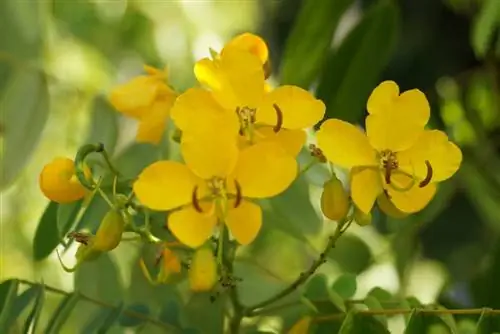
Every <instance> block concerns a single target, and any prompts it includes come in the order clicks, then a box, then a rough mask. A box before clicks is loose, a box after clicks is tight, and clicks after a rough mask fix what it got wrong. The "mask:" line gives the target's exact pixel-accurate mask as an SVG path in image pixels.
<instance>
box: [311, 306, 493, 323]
mask: <svg viewBox="0 0 500 334" xmlns="http://www.w3.org/2000/svg"><path fill="white" fill-rule="evenodd" d="M415 310H416V311H417V312H418V313H419V314H422V315H443V314H453V315H474V314H495V315H499V314H500V310H494V309H490V308H472V309H451V310H448V309H435V310H429V309H420V308H414V309H386V310H362V311H358V312H357V314H359V315H363V316H374V315H401V314H410V313H412V312H413V311H415ZM345 316H346V314H345V313H336V314H328V315H322V316H318V317H315V318H314V320H313V321H314V322H326V321H332V320H340V319H343V318H344V317H345Z"/></svg>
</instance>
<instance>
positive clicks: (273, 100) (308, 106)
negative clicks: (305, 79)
mask: <svg viewBox="0 0 500 334" xmlns="http://www.w3.org/2000/svg"><path fill="white" fill-rule="evenodd" d="M275 104H276V105H277V106H278V108H279V110H281V113H282V121H283V125H282V127H284V128H286V129H304V128H308V127H311V126H313V125H315V124H316V123H318V122H319V121H320V120H322V119H323V116H324V115H325V108H326V107H325V104H324V103H323V102H322V101H321V100H318V99H316V98H314V96H313V95H312V94H311V93H309V92H308V91H306V90H304V89H302V88H300V87H296V86H281V87H278V88H276V89H274V90H272V91H271V92H270V93H268V94H266V96H265V98H264V102H263V104H262V106H261V107H259V108H258V109H257V113H256V118H257V122H259V123H264V124H269V125H273V126H274V125H276V123H277V119H278V118H277V111H276V109H275V107H274V105H275Z"/></svg>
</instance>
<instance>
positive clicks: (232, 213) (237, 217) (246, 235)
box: [226, 200, 262, 245]
mask: <svg viewBox="0 0 500 334" xmlns="http://www.w3.org/2000/svg"><path fill="white" fill-rule="evenodd" d="M226 225H227V226H228V228H229V230H230V231H231V234H232V235H233V237H234V238H235V239H236V241H238V242H239V243H240V244H242V245H248V244H249V243H251V242H252V241H253V240H254V239H255V237H256V236H257V234H258V233H259V231H260V228H261V226H262V209H261V208H260V206H258V205H257V204H255V203H252V202H249V201H245V200H243V201H242V202H241V203H240V205H239V206H238V207H237V208H231V209H230V210H229V211H228V213H227V216H226Z"/></svg>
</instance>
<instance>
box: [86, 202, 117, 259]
mask: <svg viewBox="0 0 500 334" xmlns="http://www.w3.org/2000/svg"><path fill="white" fill-rule="evenodd" d="M124 229H125V220H124V219H123V216H122V214H121V212H120V211H118V210H115V209H111V210H109V211H108V213H106V215H105V216H104V218H103V220H102V221H101V225H100V226H99V229H98V230H97V233H96V235H95V238H94V239H93V240H92V243H91V244H90V246H91V247H92V248H93V249H94V250H98V251H101V252H109V251H111V250H113V249H115V248H116V247H117V246H118V245H119V244H120V241H121V239H122V234H123V231H124Z"/></svg>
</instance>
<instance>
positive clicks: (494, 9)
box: [471, 0, 500, 58]
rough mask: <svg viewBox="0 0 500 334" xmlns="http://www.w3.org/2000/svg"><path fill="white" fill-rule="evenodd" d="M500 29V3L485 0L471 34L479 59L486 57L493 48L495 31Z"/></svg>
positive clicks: (494, 0) (493, 0)
mask: <svg viewBox="0 0 500 334" xmlns="http://www.w3.org/2000/svg"><path fill="white" fill-rule="evenodd" d="M499 28H500V2H498V1H496V0H484V1H483V2H482V4H481V9H480V11H479V13H478V15H477V16H476V18H475V22H474V26H473V29H472V33H471V43H472V47H473V48H474V52H475V53H476V55H477V56H478V57H480V58H484V57H485V56H486V54H487V52H488V51H489V50H490V48H491V47H492V46H493V45H492V44H493V37H494V36H495V35H494V34H495V31H496V30H498V29H499ZM499 38H500V37H499ZM497 43H498V42H497Z"/></svg>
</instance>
